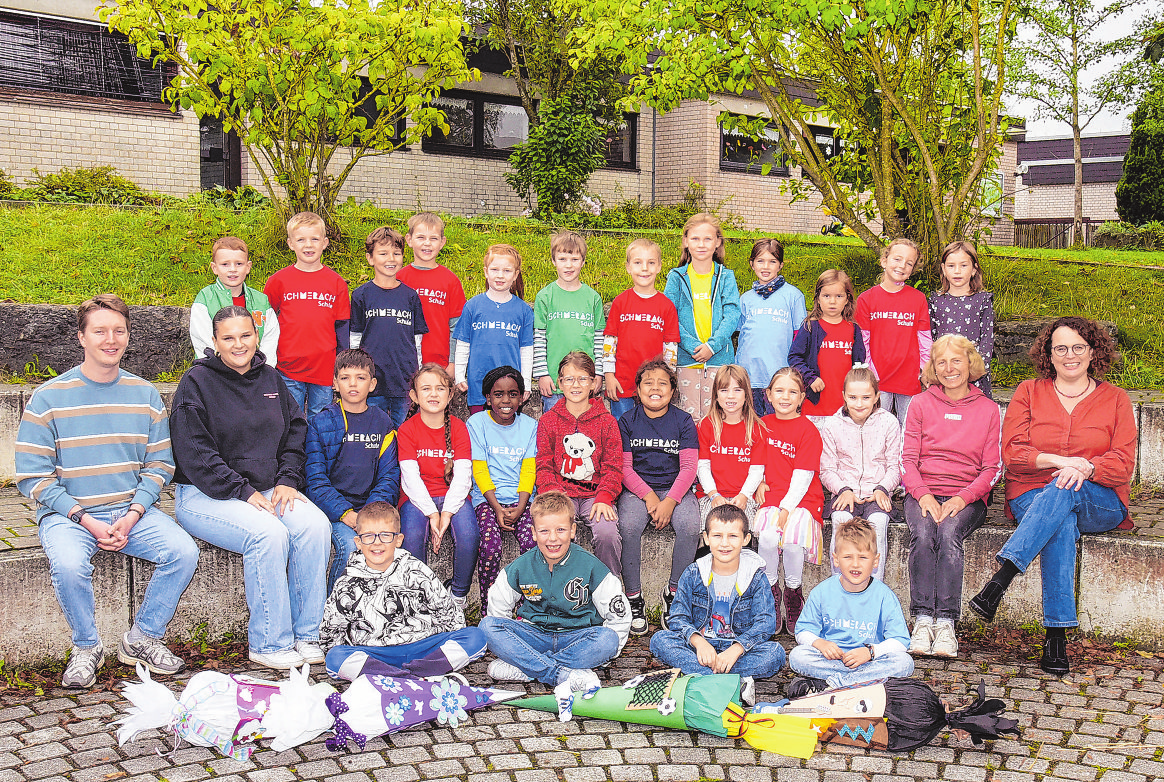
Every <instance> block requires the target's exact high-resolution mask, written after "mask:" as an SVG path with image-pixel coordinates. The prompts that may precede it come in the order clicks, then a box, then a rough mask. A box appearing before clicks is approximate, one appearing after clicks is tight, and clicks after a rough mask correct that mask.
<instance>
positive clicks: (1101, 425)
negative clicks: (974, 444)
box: [970, 317, 1136, 676]
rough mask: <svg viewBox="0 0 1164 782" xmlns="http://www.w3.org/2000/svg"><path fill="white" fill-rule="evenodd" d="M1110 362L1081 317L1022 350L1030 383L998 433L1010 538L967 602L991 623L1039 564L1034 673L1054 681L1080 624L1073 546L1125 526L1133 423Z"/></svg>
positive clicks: (1106, 339) (1091, 324) (1064, 669)
mask: <svg viewBox="0 0 1164 782" xmlns="http://www.w3.org/2000/svg"><path fill="white" fill-rule="evenodd" d="M1114 356H1115V344H1114V342H1113V341H1112V339H1111V337H1110V336H1108V334H1107V332H1106V331H1104V330H1103V329H1102V328H1101V327H1100V326H1099V324H1097V323H1096V322H1095V321H1092V320H1088V319H1087V318H1081V317H1066V318H1059V319H1058V320H1056V321H1055V322H1054V323H1052V324H1051V325H1050V326H1048V327H1047V328H1046V329H1044V330H1043V332H1042V333H1041V334H1040V335H1039V336H1038V338H1037V339H1036V340H1035V344H1034V345H1032V346H1031V357H1032V358H1033V359H1034V362H1035V369H1036V370H1037V371H1038V373H1039V378H1038V379H1037V380H1027V381H1024V382H1023V383H1022V384H1021V385H1020V386H1019V387H1018V388H1017V389H1016V390H1015V393H1014V398H1013V399H1012V400H1011V403H1010V406H1009V407H1008V408H1007V411H1006V418H1005V419H1004V420H1003V424H1002V460H1003V462H1004V463H1005V464H1006V504H1007V508H1006V509H1007V514H1008V515H1010V516H1013V517H1014V518H1016V519H1018V522H1019V524H1018V529H1016V530H1015V531H1014V534H1012V535H1011V537H1010V540H1008V541H1007V542H1006V545H1004V546H1003V547H1002V550H1001V551H999V552H998V555H997V559H998V562H999V564H1000V567H999V569H998V572H997V573H995V574H994V576H993V577H992V578H991V579H990V581H988V582H987V583H986V586H985V587H983V588H982V591H981V592H979V593H978V594H977V595H975V596H974V597H973V598H971V600H970V608H972V609H973V610H974V611H975V612H976V613H977V614H979V615H981V616H982V617H983V618H984V619H986V620H987V621H990V620H992V619H993V618H994V614H995V612H996V611H997V610H998V604H999V603H1000V602H1001V601H1002V596H1003V595H1004V594H1005V592H1006V589H1007V587H1008V586H1009V585H1010V582H1011V580H1012V579H1013V578H1014V577H1015V576H1016V575H1018V574H1019V573H1024V572H1026V569H1027V567H1028V566H1029V565H1030V564H1031V562H1032V561H1034V559H1035V557H1038V556H1041V557H1042V563H1041V565H1042V567H1041V569H1042V574H1043V625H1044V626H1045V627H1046V628H1047V641H1046V644H1045V645H1044V646H1043V656H1042V659H1040V660H1039V666H1040V667H1041V668H1042V669H1043V670H1044V671H1046V672H1047V673H1050V674H1053V675H1056V676H1062V675H1064V674H1066V673H1068V671H1069V670H1070V666H1069V663H1068V660H1067V635H1066V628H1068V627H1076V626H1077V625H1078V624H1079V621H1078V618H1077V616H1076V613H1075V543H1076V541H1077V540H1078V539H1079V535H1080V534H1081V533H1085V532H1107V531H1108V530H1111V529H1114V528H1116V527H1118V526H1122V525H1124V524H1125V522H1126V521H1127V518H1128V493H1129V489H1130V486H1131V480H1132V468H1133V467H1134V466H1135V455H1136V421H1135V418H1134V415H1133V411H1132V403H1131V401H1130V400H1129V399H1128V395H1127V394H1126V393H1125V392H1124V391H1123V389H1120V388H1117V387H1115V386H1113V385H1111V384H1110V383H1106V382H1104V380H1103V377H1104V374H1105V373H1106V372H1107V370H1108V368H1109V367H1111V363H1112V359H1113V357H1114ZM1129 526H1130V525H1129Z"/></svg>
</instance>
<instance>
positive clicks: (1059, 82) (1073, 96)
mask: <svg viewBox="0 0 1164 782" xmlns="http://www.w3.org/2000/svg"><path fill="white" fill-rule="evenodd" d="M1141 2H1142V0H1112V2H1110V3H1108V4H1107V5H1105V6H1102V7H1100V6H1096V5H1095V4H1094V3H1093V2H1092V0H1023V5H1022V6H1020V22H1019V29H1020V31H1022V32H1025V34H1026V35H1025V36H1024V37H1022V38H1021V41H1020V43H1019V44H1018V45H1016V46H1015V47H1014V48H1013V50H1012V52H1011V54H1012V60H1013V61H1012V66H1011V77H1012V78H1011V88H1010V89H1011V91H1012V92H1013V94H1014V95H1016V96H1018V97H1020V98H1024V99H1026V100H1028V101H1031V102H1032V103H1034V104H1035V106H1036V107H1037V108H1036V112H1035V116H1036V117H1038V118H1045V117H1049V118H1051V119H1054V120H1056V121H1058V122H1061V123H1063V124H1064V125H1067V126H1069V127H1070V128H1071V138H1072V145H1073V150H1074V155H1075V191H1074V210H1073V212H1074V219H1073V221H1072V236H1073V237H1074V243H1075V244H1080V243H1082V241H1083V143H1082V134H1083V131H1085V130H1086V129H1087V127H1088V126H1089V125H1090V124H1091V122H1092V121H1093V120H1094V119H1095V118H1096V117H1098V116H1099V115H1100V114H1101V113H1103V112H1104V111H1109V110H1111V109H1113V108H1116V107H1118V106H1121V105H1126V103H1127V101H1128V99H1129V97H1130V95H1131V94H1132V93H1133V91H1134V81H1135V74H1134V71H1132V70H1129V69H1125V68H1120V67H1119V66H1118V65H1112V64H1111V58H1113V57H1120V56H1124V57H1125V58H1126V57H1127V53H1128V52H1129V47H1130V45H1131V43H1132V38H1131V37H1123V38H1120V39H1108V38H1104V37H1103V29H1102V28H1103V25H1104V23H1105V22H1108V21H1109V20H1111V19H1113V18H1115V17H1117V16H1120V15H1121V14H1123V13H1124V12H1125V11H1128V10H1129V9H1131V8H1133V7H1135V6H1137V5H1139V4H1140V3H1141ZM1097 67H1103V68H1104V69H1105V70H1106V73H1105V75H1104V76H1103V77H1101V78H1098V79H1097V78H1094V77H1093V76H1089V75H1087V74H1086V73H1085V72H1086V71H1088V70H1089V69H1094V68H1097Z"/></svg>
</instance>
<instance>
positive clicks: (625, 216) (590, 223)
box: [544, 181, 743, 231]
mask: <svg viewBox="0 0 1164 782" xmlns="http://www.w3.org/2000/svg"><path fill="white" fill-rule="evenodd" d="M729 200H730V199H724V200H723V201H720V202H719V203H718V204H716V205H715V206H714V207H713V206H710V205H708V203H707V190H706V188H704V187H703V185H700V184H698V183H697V182H695V181H692V182H691V183H690V184H689V185H688V186H687V192H686V193H684V194H683V200H682V201H680V202H679V203H678V204H671V205H665V204H656V205H654V206H647V205H644V204H643V202H642V201H640V200H639V199H637V198H636V199H635V200H633V201H623V202H622V203H620V204H616V205H614V206H612V207H610V208H608V209H603V210H602V211H601V212H600V213H599V214H597V215H592V214H583V213H578V212H568V213H566V214H549V215H546V216H545V218H544V219H545V221H546V222H548V223H551V224H553V225H556V226H561V227H563V228H594V229H607V230H628V231H631V230H640V229H647V230H674V229H678V228H682V227H683V224H684V223H686V222H687V220H688V218H690V217H691V216H692V215H695V214H699V213H700V212H711V213H712V214H715V215H717V216H718V217H719V218H720V220H721V221H722V222H723V227H724V228H743V221H742V220H741V219H740V218H739V216H738V215H734V214H732V213H731V212H724V211H723V209H724V206H726V204H727V203H728V201H729Z"/></svg>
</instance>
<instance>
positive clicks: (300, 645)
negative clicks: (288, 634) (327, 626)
mask: <svg viewBox="0 0 1164 782" xmlns="http://www.w3.org/2000/svg"><path fill="white" fill-rule="evenodd" d="M295 651H296V652H298V653H299V656H300V657H302V658H303V662H305V663H311V664H312V665H322V664H323V661H324V660H325V659H327V657H326V655H325V654H324V653H323V649H322V648H320V646H319V644H318V643H317V642H315V641H296V642H295Z"/></svg>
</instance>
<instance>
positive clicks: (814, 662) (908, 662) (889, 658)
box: [788, 644, 913, 687]
mask: <svg viewBox="0 0 1164 782" xmlns="http://www.w3.org/2000/svg"><path fill="white" fill-rule="evenodd" d="M788 667H790V668H791V669H792V670H794V671H796V672H797V673H799V674H801V675H802V676H811V677H813V678H816V679H824V680H825V681H826V682H828V685H829V687H847V686H848V685H850V684H861V683H862V682H868V681H873V680H874V679H904V678H905V677H907V676H909V675H910V674H912V673H913V657H911V656H910V655H909V653H908V652H887V653H881V654H879V655H877V656H876V657H874V658H873V659H872V660H870V661H869V662H867V663H865V664H863V665H858V666H857V667H856V668H849V667H847V666H846V665H845V663H844V662H843V661H841V660H830V659H828V658H827V657H825V656H824V654H822V653H821V651H820V650H819V649H817V648H816V647H815V646H807V645H805V644H801V645H799V646H797V647H796V648H795V649H793V650H792V653H791V654H789V655H788Z"/></svg>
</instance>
